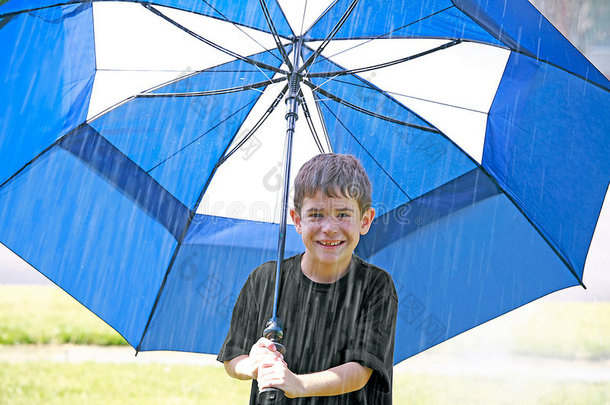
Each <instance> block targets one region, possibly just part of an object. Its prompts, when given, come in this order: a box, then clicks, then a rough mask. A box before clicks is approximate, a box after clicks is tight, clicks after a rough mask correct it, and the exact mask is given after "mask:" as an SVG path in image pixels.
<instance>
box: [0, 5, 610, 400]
mask: <svg viewBox="0 0 610 405" xmlns="http://www.w3.org/2000/svg"><path fill="white" fill-rule="evenodd" d="M532 3H533V4H534V5H535V6H536V7H537V8H538V9H539V10H540V11H541V12H542V13H543V14H544V15H545V16H546V17H547V18H548V19H549V20H550V21H551V22H552V23H553V24H554V25H555V26H556V27H557V28H558V29H559V30H560V31H561V32H562V33H563V34H564V35H565V36H566V37H567V38H568V39H569V40H570V41H571V42H572V43H573V44H574V45H575V46H576V47H577V48H578V49H579V50H580V51H581V52H583V53H584V54H585V56H587V58H588V59H589V60H590V61H591V62H592V63H593V64H595V65H596V66H597V68H598V69H599V70H600V71H601V72H602V73H603V74H604V75H606V77H610V37H609V27H610V1H608V0H533V1H532ZM608 205H609V204H608V201H607V203H606V207H605V208H604V211H603V212H602V218H601V221H600V223H602V224H605V226H604V227H601V228H599V229H598V230H597V232H596V236H595V239H594V241H593V245H594V247H595V249H592V250H595V251H596V252H599V254H598V255H597V256H593V255H590V256H589V257H588V258H587V266H586V269H585V273H584V283H585V285H586V286H587V290H584V289H582V288H581V287H574V288H570V289H567V290H563V291H560V292H557V293H554V294H551V295H549V296H547V297H544V298H541V299H539V300H537V301H535V302H533V303H531V304H528V305H526V306H524V307H522V308H519V309H517V310H515V311H512V312H511V313H509V314H506V315H504V316H502V317H500V318H498V319H495V320H493V321H490V322H488V323H486V324H484V325H481V326H479V327H477V328H475V329H473V330H470V331H468V332H465V333H463V334H462V335H460V336H457V337H456V338H453V339H451V340H449V341H447V342H445V343H442V344H440V345H439V346H437V347H434V348H432V349H429V350H427V351H426V352H423V353H421V354H418V355H416V356H414V357H413V358H410V359H407V360H406V361H404V362H402V363H401V364H399V365H397V366H396V367H395V379H394V380H395V381H394V401H395V403H396V404H404V403H414V404H447V403H449V404H483V403H485V404H514V403H520V404H608V403H610V252H608V251H606V252H604V250H609V251H610V249H608V247H610V226H609V225H610V207H609V206H608ZM134 354H135V351H134V350H133V349H132V348H131V347H130V346H128V345H127V344H126V342H125V341H124V340H123V339H122V338H121V337H120V336H119V335H118V334H117V333H116V332H114V330H112V329H111V328H110V327H108V326H107V325H106V324H105V323H103V322H102V321H101V320H99V319H98V318H97V317H96V316H95V315H93V314H91V313H90V312H89V311H88V310H86V309H85V308H84V307H82V306H81V305H80V304H78V303H77V302H76V301H74V300H73V299H72V298H71V297H69V296H68V295H67V294H65V293H64V292H63V291H61V290H60V289H59V288H57V287H55V286H54V285H52V284H51V283H50V282H49V281H48V280H47V279H46V278H45V277H43V276H42V275H40V274H39V273H38V272H37V271H36V270H34V269H32V268H31V267H29V266H28V265H27V263H25V262H23V261H22V260H21V259H20V258H18V257H17V256H15V255H14V254H12V252H10V251H9V250H8V249H7V248H5V247H4V246H3V245H0V404H36V403H44V404H47V403H51V404H52V403H62V404H66V403H67V404H71V403H82V402H87V403H104V404H109V403H110V404H112V403H121V404H125V403H163V404H168V403H180V404H184V403H197V404H207V403H210V404H212V403H223V404H241V403H245V402H246V401H247V398H248V395H249V383H247V382H241V381H236V380H232V379H230V378H228V377H227V376H226V375H225V374H224V370H223V369H222V366H221V365H220V364H219V363H217V362H216V361H215V356H212V355H200V354H192V353H171V352H162V353H140V354H139V355H138V356H137V357H135V356H134Z"/></svg>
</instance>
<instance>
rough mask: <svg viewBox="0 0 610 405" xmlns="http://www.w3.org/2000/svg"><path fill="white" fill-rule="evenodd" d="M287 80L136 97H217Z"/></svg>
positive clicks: (144, 94) (276, 79)
mask: <svg viewBox="0 0 610 405" xmlns="http://www.w3.org/2000/svg"><path fill="white" fill-rule="evenodd" d="M284 80H286V77H285V76H281V77H277V78H274V79H271V80H265V81H262V82H258V83H253V84H248V85H245V86H237V87H229V88H226V89H218V90H206V91H193V92H185V93H139V94H137V95H136V97H141V98H156V97H205V96H216V95H220V94H229V93H237V92H240V91H245V90H254V89H258V88H259V87H265V86H267V85H269V84H273V83H279V82H282V81H284Z"/></svg>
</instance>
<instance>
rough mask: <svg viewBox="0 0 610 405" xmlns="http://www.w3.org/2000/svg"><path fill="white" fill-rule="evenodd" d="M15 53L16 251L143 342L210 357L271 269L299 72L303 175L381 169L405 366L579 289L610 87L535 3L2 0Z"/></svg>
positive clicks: (9, 197) (11, 109)
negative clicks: (248, 288)
mask: <svg viewBox="0 0 610 405" xmlns="http://www.w3.org/2000/svg"><path fill="white" fill-rule="evenodd" d="M310 3H312V4H310ZM305 5H308V6H307V7H305ZM0 44H1V45H0V59H1V60H2V63H0V80H1V81H2V85H1V86H0V89H1V90H0V103H1V105H2V106H3V112H2V120H1V121H0V122H1V123H0V156H1V161H2V164H1V165H0V207H1V208H0V242H2V243H3V244H4V245H6V246H7V247H8V248H10V249H11V250H12V251H13V252H15V253H17V254H18V255H19V256H21V257H22V258H23V259H24V260H26V261H27V262H28V263H29V264H31V265H32V266H33V267H35V268H36V269H37V270H39V271H40V272H42V273H43V274H44V275H45V276H47V277H48V278H49V279H50V280H52V281H53V282H54V283H56V284H57V285H59V286H60V287H61V288H63V289H64V290H65V291H67V292H68V293H69V294H71V295H72V296H73V297H74V298H76V299H77V300H78V301H80V302H81V303H83V304H84V305H85V306H86V307H88V308H89V309H91V310H92V311H93V312H94V313H96V314H97V315H98V316H100V317H101V318H102V319H103V320H105V321H106V322H107V323H108V324H109V325H111V326H112V327H113V328H115V329H116V330H117V331H118V332H119V333H120V334H121V335H122V336H123V337H125V339H126V340H127V341H128V342H129V343H130V344H131V345H132V346H134V347H136V348H138V350H181V351H195V352H205V353H215V352H217V351H218V350H219V348H220V346H221V344H222V341H223V338H224V336H225V334H226V331H227V330H228V326H229V321H230V315H231V310H232V308H233V304H234V302H235V300H236V298H237V294H238V293H239V290H240V288H241V286H242V284H243V282H244V281H245V279H246V277H247V275H248V274H249V272H250V271H251V270H252V269H253V268H255V267H256V266H257V265H259V264H261V263H263V262H265V261H267V260H274V259H275V257H276V249H277V245H278V236H277V235H278V228H279V225H278V224H279V222H280V217H281V206H282V203H281V194H282V183H283V180H282V173H283V171H282V167H283V165H284V164H285V161H284V156H283V153H284V149H285V143H286V142H285V138H286V130H285V126H286V123H285V120H284V114H285V108H284V106H283V105H282V104H283V101H282V100H284V99H285V98H286V95H287V94H289V91H288V90H289V89H288V88H287V83H288V82H289V77H290V76H291V75H293V76H294V77H295V79H294V80H295V81H296V83H297V84H296V85H297V86H298V89H294V90H296V91H297V93H298V95H299V102H300V107H299V116H300V119H299V120H298V121H297V122H296V131H295V135H294V141H293V142H294V146H293V153H292V167H293V170H292V173H293V175H294V173H296V169H298V167H299V166H300V165H302V164H303V163H304V162H305V161H306V160H308V159H309V158H310V157H311V156H313V155H315V154H317V153H321V152H337V153H350V154H353V155H355V156H356V157H357V158H358V159H360V161H361V162H362V164H363V166H364V167H365V169H366V170H367V172H368V173H369V176H370V178H371V182H372V185H373V205H374V207H375V208H376V210H377V218H376V220H375V223H374V224H373V227H372V229H371V232H370V233H369V234H368V235H366V237H364V238H362V239H361V242H360V244H359V246H358V247H357V250H356V253H357V254H358V255H360V256H361V257H363V258H364V259H365V260H367V261H369V262H371V263H374V264H376V265H379V266H381V267H383V268H384V269H386V270H388V272H390V274H391V275H392V276H393V278H394V282H395V284H396V288H397V291H398V294H399V313H398V323H397V332H396V333H397V335H396V351H395V361H396V362H399V361H401V360H403V359H405V358H407V357H409V356H411V355H413V354H416V353H418V352H420V351H422V350H425V349H426V348H428V347H431V346H433V345H435V344H437V343H439V342H441V341H443V340H446V339H448V338H450V337H452V336H455V335H456V334H459V333H461V332H463V331H465V330H467V329H470V328H472V327H473V326H476V325H478V324H480V323H482V322H485V321H487V320H490V319H492V318H494V317H496V316H498V315H501V314H503V313H505V312H507V311H510V310H512V309H514V308H516V307H518V306H520V305H523V304H525V303H527V302H530V301H532V300H534V299H537V298H539V297H541V296H544V295H546V294H548V293H550V292H553V291H556V290H559V289H562V288H566V287H570V286H575V285H579V284H582V276H583V269H584V265H585V260H586V257H587V253H588V249H589V245H590V242H591V239H592V237H593V234H594V231H595V228H596V223H597V219H598V216H599V213H600V210H601V207H602V205H603V202H604V199H605V196H606V193H607V190H608V184H609V181H610V159H608V156H610V124H609V123H610V115H609V112H608V111H610V109H609V107H610V103H609V101H610V95H609V94H610V93H609V89H610V82H609V81H608V80H607V79H606V78H605V77H604V76H603V75H602V74H601V73H600V72H599V71H598V70H596V69H595V68H594V67H593V66H592V65H591V64H590V63H589V62H588V61H587V60H586V59H585V58H584V57H583V56H582V55H581V54H580V53H579V52H578V51H577V50H576V49H575V48H574V47H573V46H572V45H570V43H569V42H568V41H567V40H566V39H565V38H564V37H563V36H562V35H561V34H560V33H559V32H558V31H557V30H556V29H555V28H554V27H553V26H552V25H551V24H550V23H549V22H548V21H547V20H546V19H545V18H544V17H543V16H542V15H541V14H540V13H539V12H538V11H537V10H536V9H535V8H534V7H533V6H531V5H530V4H529V3H528V2H527V1H525V0H513V1H511V2H501V1H500V2H491V3H490V2H487V1H483V0H481V1H477V0H454V1H449V0H423V1H394V2H388V1H343V0H338V1H321V2H297V1H294V0H285V1H271V0H270V1H267V2H265V1H260V2H258V1H241V2H229V1H221V0H218V1H206V0H204V1H201V2H191V1H178V0H157V1H146V2H138V1H136V2H134V1H129V2H128V1H125V2H122V1H95V2H91V1H62V2H56V1H52V0H9V1H8V2H6V3H4V4H3V5H2V6H0ZM302 250H303V247H302V244H301V241H300V238H299V236H298V235H297V234H296V232H295V231H294V228H293V227H292V226H290V225H289V226H288V230H287V234H286V255H290V254H295V253H297V252H300V251H302ZM270 315H271V314H270ZM279 316H281V308H280V309H279ZM263 327H264V325H261V332H262V328H263Z"/></svg>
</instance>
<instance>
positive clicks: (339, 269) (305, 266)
mask: <svg viewBox="0 0 610 405" xmlns="http://www.w3.org/2000/svg"><path fill="white" fill-rule="evenodd" d="M351 262H352V258H351V256H350V257H349V258H348V260H347V261H345V262H338V263H332V264H330V265H325V264H322V263H315V262H313V261H312V260H311V258H310V256H309V255H308V254H307V252H305V253H304V254H303V257H301V271H302V272H303V274H305V276H306V277H307V278H308V279H310V280H311V281H314V282H316V283H321V284H330V283H334V282H335V281H337V280H339V279H340V278H341V277H343V276H344V275H345V274H347V272H348V271H349V270H350V264H351Z"/></svg>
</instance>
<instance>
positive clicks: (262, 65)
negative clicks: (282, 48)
mask: <svg viewBox="0 0 610 405" xmlns="http://www.w3.org/2000/svg"><path fill="white" fill-rule="evenodd" d="M142 6H143V7H144V8H146V9H147V10H149V11H150V12H152V13H153V14H155V15H157V16H158V17H161V18H162V19H164V20H165V21H167V22H169V23H170V24H172V25H174V26H176V27H178V28H180V29H181V30H182V31H184V32H186V33H187V34H189V35H190V36H192V37H194V38H196V39H198V40H200V41H201V42H203V43H205V44H206V45H209V46H211V47H212V48H214V49H216V50H219V51H220V52H223V53H225V54H227V55H229V56H232V57H234V58H236V59H239V60H241V61H244V62H246V63H249V64H251V65H254V66H257V67H259V68H263V69H267V70H271V71H272V72H275V73H282V74H288V72H286V71H284V70H282V69H279V68H276V67H275V66H271V65H268V64H266V63H263V62H259V61H256V60H254V59H251V58H248V57H247V56H242V55H240V54H238V53H236V52H233V51H231V50H229V49H227V48H225V47H223V46H220V45H218V44H217V43H215V42H212V41H210V40H209V39H207V38H204V37H202V36H201V35H199V34H197V33H196V32H193V31H191V30H190V29H188V28H187V27H185V26H184V25H182V24H180V23H179V22H177V21H175V20H173V19H171V18H169V17H168V16H166V15H165V14H163V13H162V12H161V11H159V10H158V9H156V8H155V7H153V6H151V5H150V4H148V3H147V4H142Z"/></svg>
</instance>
